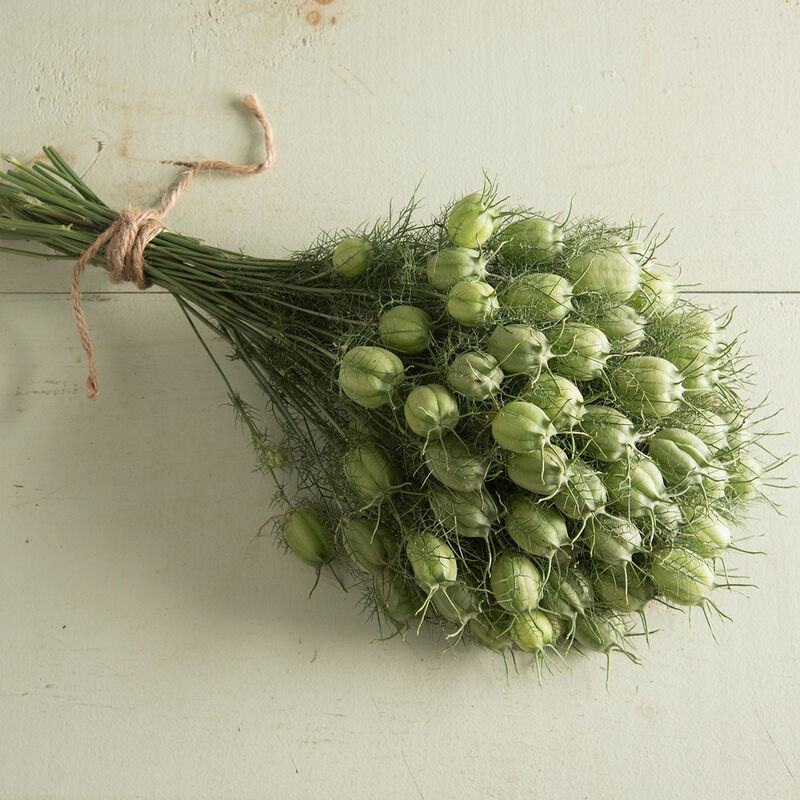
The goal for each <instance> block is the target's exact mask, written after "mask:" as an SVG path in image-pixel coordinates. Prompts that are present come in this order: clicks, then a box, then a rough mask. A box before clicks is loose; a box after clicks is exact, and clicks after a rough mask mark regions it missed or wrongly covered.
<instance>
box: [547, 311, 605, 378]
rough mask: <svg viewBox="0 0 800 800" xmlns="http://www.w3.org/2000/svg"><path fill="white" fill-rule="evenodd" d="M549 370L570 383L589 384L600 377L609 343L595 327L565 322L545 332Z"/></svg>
mask: <svg viewBox="0 0 800 800" xmlns="http://www.w3.org/2000/svg"><path fill="white" fill-rule="evenodd" d="M547 339H548V341H549V342H550V358H551V364H550V365H551V367H552V369H553V371H554V372H556V373H558V374H559V375H563V376H564V377H565V378H569V379H570V380H571V381H591V380H593V379H594V378H597V377H599V376H600V375H602V374H603V368H604V367H605V364H606V361H607V360H608V357H609V355H610V354H611V344H610V343H609V341H608V339H607V338H606V335H605V334H604V333H603V331H601V330H599V329H598V328H593V327H592V326H591V325H584V324H583V323H582V322H567V323H564V324H562V325H559V326H557V327H555V328H551V329H550V330H549V331H548V333H547Z"/></svg>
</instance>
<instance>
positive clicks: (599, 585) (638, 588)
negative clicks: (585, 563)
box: [592, 568, 656, 613]
mask: <svg viewBox="0 0 800 800" xmlns="http://www.w3.org/2000/svg"><path fill="white" fill-rule="evenodd" d="M592 587H593V588H594V593H595V596H596V597H597V599H598V601H599V602H600V603H602V605H604V606H605V607H606V608H609V609H610V610H612V611H619V612H622V613H632V612H638V611H641V610H642V609H643V608H644V607H645V606H646V605H647V603H648V602H649V601H650V600H652V599H653V597H654V596H655V593H656V590H655V586H653V583H652V581H650V580H649V579H648V578H644V577H642V576H641V575H639V574H638V573H636V572H634V571H633V570H625V569H623V568H610V569H606V570H604V571H603V572H601V573H599V574H598V575H597V577H596V578H595V580H594V582H593V584H592Z"/></svg>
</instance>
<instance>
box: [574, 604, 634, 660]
mask: <svg viewBox="0 0 800 800" xmlns="http://www.w3.org/2000/svg"><path fill="white" fill-rule="evenodd" d="M575 638H576V639H577V641H578V644H580V645H581V646H582V647H585V648H586V649H587V650H594V651H596V652H598V653H610V652H611V651H612V650H624V649H625V648H624V646H623V645H624V641H625V627H624V624H623V623H622V621H621V620H619V619H617V618H615V617H609V618H607V619H606V618H604V617H601V616H599V615H598V614H592V615H591V616H590V615H588V614H587V615H585V616H583V617H580V618H579V619H578V620H577V621H576V623H575Z"/></svg>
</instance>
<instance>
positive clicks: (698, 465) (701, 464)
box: [647, 428, 711, 486]
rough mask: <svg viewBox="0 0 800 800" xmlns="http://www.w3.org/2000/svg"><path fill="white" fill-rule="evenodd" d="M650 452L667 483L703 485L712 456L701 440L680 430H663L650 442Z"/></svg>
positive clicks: (648, 448) (648, 450) (674, 484)
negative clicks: (701, 483)
mask: <svg viewBox="0 0 800 800" xmlns="http://www.w3.org/2000/svg"><path fill="white" fill-rule="evenodd" d="M647 452H648V453H649V455H650V457H651V458H652V459H653V461H655V463H656V465H657V466H658V468H659V470H660V472H661V474H662V475H663V476H664V480H665V481H667V483H669V484H671V485H673V486H676V485H679V484H684V485H686V484H689V483H700V481H701V480H702V474H703V469H704V468H705V467H708V465H709V461H710V460H711V452H710V451H709V449H708V447H706V445H705V443H704V442H703V440H702V439H700V438H698V437H697V436H695V435H694V434H693V433H689V431H685V430H681V429H680V428H663V429H662V430H660V431H659V432H658V433H657V434H656V435H655V436H653V437H652V438H651V439H650V444H649V445H648V447H647Z"/></svg>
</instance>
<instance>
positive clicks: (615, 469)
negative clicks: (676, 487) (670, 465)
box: [605, 454, 667, 519]
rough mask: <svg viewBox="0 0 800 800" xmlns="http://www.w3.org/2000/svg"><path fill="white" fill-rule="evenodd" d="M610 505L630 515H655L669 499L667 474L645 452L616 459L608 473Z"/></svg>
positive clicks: (648, 516) (637, 516) (644, 516)
mask: <svg viewBox="0 0 800 800" xmlns="http://www.w3.org/2000/svg"><path fill="white" fill-rule="evenodd" d="M605 484H606V487H607V488H608V494H609V505H610V506H611V507H613V508H615V509H616V510H617V511H620V512H622V513H623V514H626V515H627V516H629V517H635V518H637V519H639V518H652V517H653V515H654V514H655V512H656V509H657V508H659V507H660V506H661V505H662V504H664V503H665V502H666V499H667V492H666V488H665V487H664V478H663V477H662V475H661V472H660V471H659V469H658V467H657V466H656V464H655V462H654V461H653V460H652V459H650V458H648V457H647V456H645V455H643V454H642V455H636V456H631V458H630V460H628V461H616V462H615V463H613V464H611V465H610V466H609V467H608V469H607V470H606V473H605Z"/></svg>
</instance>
